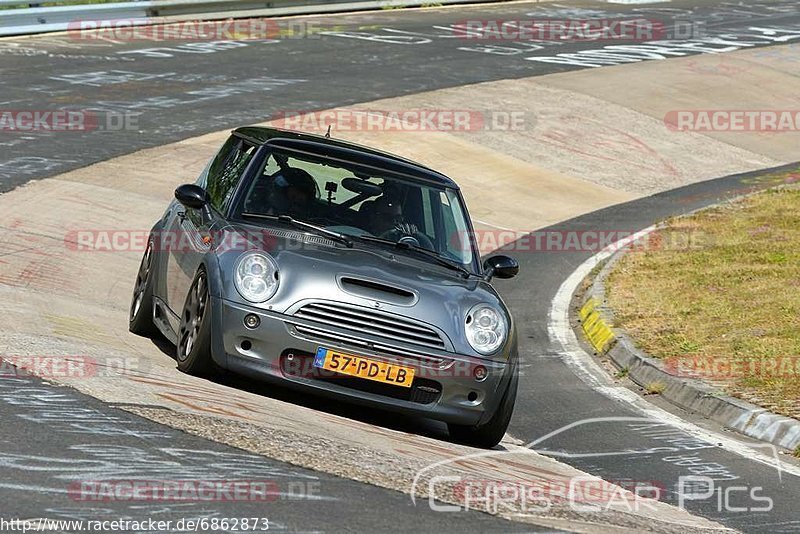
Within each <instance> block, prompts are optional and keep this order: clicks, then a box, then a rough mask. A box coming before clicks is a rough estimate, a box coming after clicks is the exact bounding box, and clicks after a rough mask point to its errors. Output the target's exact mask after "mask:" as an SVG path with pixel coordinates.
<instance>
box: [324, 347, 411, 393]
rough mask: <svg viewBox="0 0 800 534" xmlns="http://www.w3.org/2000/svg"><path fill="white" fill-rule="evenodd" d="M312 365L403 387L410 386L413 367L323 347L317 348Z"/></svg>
mask: <svg viewBox="0 0 800 534" xmlns="http://www.w3.org/2000/svg"><path fill="white" fill-rule="evenodd" d="M314 367H319V368H320V369H327V370H328V371H334V372H337V373H341V374H344V375H349V376H357V377H359V378H364V379H366V380H374V381H375V382H383V383H384V384H392V385H395V386H402V387H404V388H410V387H411V382H413V381H414V369H412V368H411V367H401V366H399V365H394V364H391V363H386V362H378V361H375V360H370V359H369V358H364V357H362V356H354V355H352V354H345V353H343V352H339V351H336V350H330V349H326V348H323V347H320V348H318V349H317V355H316V356H315V357H314Z"/></svg>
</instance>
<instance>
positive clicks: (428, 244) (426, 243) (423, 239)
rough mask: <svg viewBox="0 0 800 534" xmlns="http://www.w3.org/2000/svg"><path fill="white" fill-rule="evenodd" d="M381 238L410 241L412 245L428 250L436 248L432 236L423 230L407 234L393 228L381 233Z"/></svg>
mask: <svg viewBox="0 0 800 534" xmlns="http://www.w3.org/2000/svg"><path fill="white" fill-rule="evenodd" d="M378 237H380V238H381V239H389V240H391V241H396V242H409V241H410V243H409V244H410V245H413V246H415V247H419V248H427V249H428V250H434V248H433V241H431V238H429V237H428V236H426V235H425V234H423V233H422V232H419V231H415V232H413V233H411V234H407V233H405V232H401V231H400V230H398V229H396V228H392V229H391V230H389V231H388V232H384V233H382V234H381V235H379V236H378Z"/></svg>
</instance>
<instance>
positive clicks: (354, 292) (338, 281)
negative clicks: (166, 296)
mask: <svg viewBox="0 0 800 534" xmlns="http://www.w3.org/2000/svg"><path fill="white" fill-rule="evenodd" d="M225 231H226V232H225V233H230V232H235V233H236V235H237V237H236V239H237V240H238V241H239V242H240V243H242V242H246V243H247V247H246V250H260V251H264V252H267V253H268V254H270V255H271V256H272V257H273V258H274V259H275V261H276V263H277V264H278V269H279V276H280V283H279V287H278V291H277V292H276V294H275V295H274V296H273V297H272V298H271V299H269V300H268V301H267V302H265V303H261V304H255V305H254V306H257V307H260V308H263V309H267V310H271V311H274V312H278V313H289V314H292V313H294V311H296V310H297V309H298V308H299V307H300V306H302V305H303V303H305V302H307V301H310V300H327V301H336V302H340V303H347V304H352V305H356V306H363V307H366V308H372V309H380V310H381V311H383V312H387V313H395V314H399V315H403V316H405V317H409V318H413V319H416V320H419V321H422V322H424V323H427V324H429V325H432V326H435V327H437V328H438V329H440V330H442V331H443V332H444V333H445V334H446V335H447V336H448V337H449V338H450V339H451V341H452V342H453V345H454V348H455V349H456V350H459V349H461V350H469V352H472V351H471V349H468V348H466V347H462V346H460V345H461V343H460V342H459V341H458V340H459V339H462V338H463V337H464V334H463V330H464V319H465V317H466V314H467V312H469V310H470V309H471V308H472V307H474V306H476V305H477V304H482V303H487V304H491V305H493V306H495V307H496V308H498V309H499V310H501V311H502V313H503V314H504V315H505V316H506V318H507V320H508V321H509V325H511V317H510V316H509V314H508V312H507V310H506V307H505V305H504V304H503V302H502V300H501V299H500V297H499V296H498V295H497V293H496V292H495V290H494V288H492V286H491V285H490V284H488V283H487V282H485V281H484V280H482V279H480V278H478V277H476V276H471V277H469V278H468V279H467V278H464V277H463V276H462V275H461V274H460V273H458V272H456V271H452V270H449V269H447V268H446V267H443V266H439V265H437V264H436V263H434V262H433V261H428V260H427V259H425V258H422V257H420V258H417V257H416V256H413V253H405V252H403V251H395V250H393V249H391V248H389V247H384V246H380V245H378V246H374V245H370V244H364V243H361V242H357V241H356V242H355V243H354V246H353V247H352V248H347V247H345V246H343V245H340V244H338V243H335V242H334V241H330V240H328V239H327V238H324V237H321V236H317V235H312V234H307V233H304V232H301V231H297V230H292V229H285V228H269V229H265V228H263V227H258V226H250V225H233V226H228V227H227V228H226V229H225ZM262 236H267V237H266V238H264V237H262ZM243 253H245V248H243V247H236V249H235V250H224V249H221V252H220V253H219V254H218V256H219V261H220V264H221V265H220V266H221V269H220V270H221V274H222V277H223V281H224V285H225V288H226V294H227V297H229V298H231V299H233V300H238V301H241V300H242V299H241V297H240V296H239V295H238V292H236V289H235V287H234V285H233V272H234V268H235V263H236V260H237V259H238V258H239V257H240V256H241V255H242V254H243ZM251 305H253V304H251Z"/></svg>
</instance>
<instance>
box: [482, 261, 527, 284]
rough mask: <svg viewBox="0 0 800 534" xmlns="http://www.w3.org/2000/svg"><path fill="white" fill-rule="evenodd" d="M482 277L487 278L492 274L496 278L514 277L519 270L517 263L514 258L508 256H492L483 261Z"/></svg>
mask: <svg viewBox="0 0 800 534" xmlns="http://www.w3.org/2000/svg"><path fill="white" fill-rule="evenodd" d="M483 270H484V271H485V274H484V277H485V278H486V279H487V280H489V279H490V278H492V277H493V276H496V277H497V278H514V277H515V276H517V273H518V272H519V263H517V260H515V259H514V258H509V257H508V256H492V257H490V258H486V261H485V262H483Z"/></svg>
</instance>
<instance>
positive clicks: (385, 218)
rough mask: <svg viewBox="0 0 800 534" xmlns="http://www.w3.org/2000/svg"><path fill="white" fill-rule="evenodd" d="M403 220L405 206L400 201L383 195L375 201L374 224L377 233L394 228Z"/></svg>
mask: <svg viewBox="0 0 800 534" xmlns="http://www.w3.org/2000/svg"><path fill="white" fill-rule="evenodd" d="M402 222H403V208H402V206H401V205H400V203H399V202H397V201H395V200H392V199H389V198H385V197H381V198H379V199H377V200H376V201H375V206H374V208H373V211H372V226H373V227H374V228H375V231H376V233H378V234H382V233H384V232H388V231H389V230H392V229H394V228H395V227H396V226H397V225H399V224H402Z"/></svg>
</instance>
